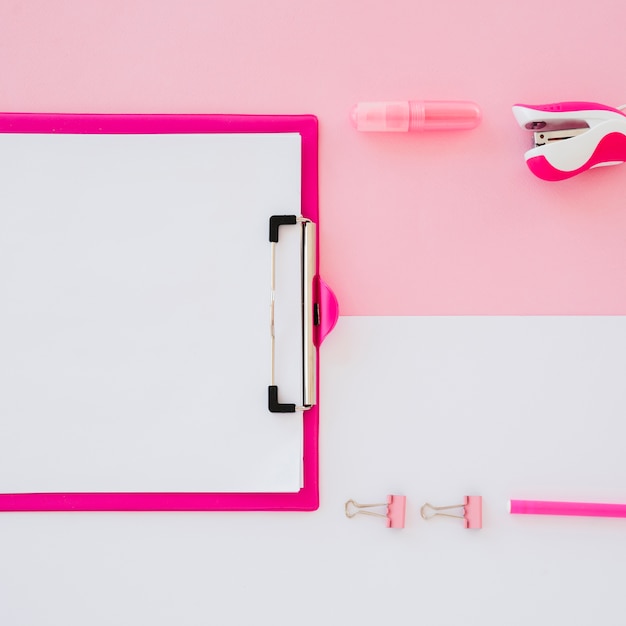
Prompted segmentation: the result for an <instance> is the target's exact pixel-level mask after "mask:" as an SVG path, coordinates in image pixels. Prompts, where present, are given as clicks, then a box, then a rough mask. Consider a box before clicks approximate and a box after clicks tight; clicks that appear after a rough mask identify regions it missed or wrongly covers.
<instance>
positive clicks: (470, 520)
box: [420, 496, 483, 529]
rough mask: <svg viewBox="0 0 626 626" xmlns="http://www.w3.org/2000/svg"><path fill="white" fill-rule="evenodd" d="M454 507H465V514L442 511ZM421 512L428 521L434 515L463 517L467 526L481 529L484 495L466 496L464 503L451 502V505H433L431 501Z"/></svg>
mask: <svg viewBox="0 0 626 626" xmlns="http://www.w3.org/2000/svg"><path fill="white" fill-rule="evenodd" d="M452 509H463V515H454V514H452V513H441V511H449V510H452ZM420 514H421V516H422V518H423V519H425V520H426V521H428V520H431V519H432V518H433V517H437V516H440V517H454V518H457V519H462V520H463V523H464V526H465V528H476V529H480V528H482V527H483V498H482V496H465V498H464V501H463V503H462V504H451V505H449V506H433V505H432V504H430V503H429V502H427V503H426V504H424V506H422V508H421V509H420Z"/></svg>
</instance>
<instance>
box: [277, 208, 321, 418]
mask: <svg viewBox="0 0 626 626" xmlns="http://www.w3.org/2000/svg"><path fill="white" fill-rule="evenodd" d="M281 226H296V227H299V228H300V323H301V332H302V341H301V351H302V360H301V372H302V385H301V387H302V397H301V398H300V399H299V402H293V403H284V402H281V401H280V400H279V394H278V385H277V384H276V372H275V370H276V337H275V325H274V322H275V319H274V312H275V307H274V303H275V293H276V246H277V244H278V240H279V238H278V233H279V229H280V227H281ZM269 240H270V247H271V287H270V288H271V299H270V335H271V356H270V361H271V367H270V369H271V374H270V385H269V387H268V409H269V411H270V412H271V413H295V412H296V411H305V410H307V409H310V408H311V407H312V406H314V405H315V403H316V401H317V399H316V389H317V349H316V346H315V342H314V327H315V326H318V325H319V323H320V312H319V304H318V303H316V302H315V298H314V280H315V274H316V267H317V258H316V243H317V235H316V225H315V223H314V222H312V221H311V220H310V219H307V218H304V217H301V216H296V215H272V216H271V217H270V220H269Z"/></svg>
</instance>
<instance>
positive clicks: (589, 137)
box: [513, 102, 626, 181]
mask: <svg viewBox="0 0 626 626" xmlns="http://www.w3.org/2000/svg"><path fill="white" fill-rule="evenodd" d="M622 108H624V107H622ZM622 108H613V107H609V106H606V105H604V104H598V103H596V102H557V103H554V104H541V105H528V104H516V105H515V106H514V107H513V115H514V116H515V119H516V120H517V123H518V124H519V125H520V127H521V128H523V129H524V130H527V131H531V132H532V133H533V140H534V142H533V147H532V148H531V149H530V150H529V151H528V152H526V154H525V155H524V157H525V159H526V163H527V165H528V167H529V169H530V171H531V172H532V173H533V174H535V176H538V177H539V178H542V179H543V180H550V181H556V180H565V179H566V178H571V177H572V176H575V175H576V174H580V173H581V172H585V171H587V170H589V169H591V168H593V167H600V166H604V165H618V164H620V163H624V162H625V161H626V113H624V111H622V110H621V109H622Z"/></svg>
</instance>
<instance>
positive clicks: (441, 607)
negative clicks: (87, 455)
mask: <svg viewBox="0 0 626 626" xmlns="http://www.w3.org/2000/svg"><path fill="white" fill-rule="evenodd" d="M518 322H519V320H516V318H498V319H485V318H473V319H472V318H469V319H468V320H465V322H463V321H461V322H460V323H459V318H457V320H456V321H455V319H454V318H447V319H446V318H440V319H439V320H437V319H434V318H423V319H422V320H421V321H420V320H419V319H417V320H416V319H415V318H413V319H411V318H386V319H385V318H341V319H340V321H339V323H338V326H337V328H336V329H335V331H334V333H333V334H332V335H330V336H329V337H328V339H327V343H326V344H325V345H324V346H323V348H322V356H323V372H324V374H323V376H322V381H321V382H322V394H321V396H322V402H323V411H322V419H321V441H320V443H321V446H320V448H321V455H320V465H321V507H320V509H319V511H317V512H314V513H223V512H208V513H192V514H188V513H155V514H150V513H148V514H146V513H125V514H118V513H42V514H7V515H0V554H1V555H2V563H3V565H2V567H1V568H0V594H1V597H2V603H0V623H2V624H10V625H11V626H22V625H26V624H29V625H30V624H54V625H56V624H59V625H66V624H83V623H89V624H92V625H100V624H102V625H104V624H107V625H108V624H140V623H146V624H147V623H149V624H173V623H176V624H212V623H219V624H251V623H259V624H264V623H272V624H276V625H281V626H282V625H287V624H294V623H297V624H303V625H314V624H322V623H324V624H341V623H362V624H378V623H389V622H394V621H397V622H399V623H415V624H420V623H428V624H436V625H442V626H443V625H447V624H455V623H459V624H460V623H464V624H476V625H479V624H507V626H515V625H518V624H519V625H520V626H521V625H522V624H527V623H529V622H531V623H539V624H563V623H567V624H570V625H575V626H578V625H580V626H583V625H588V624H590V623H596V622H601V621H605V622H606V623H614V622H612V621H611V616H612V615H615V614H616V613H617V612H618V611H619V610H620V607H621V602H622V593H623V584H622V582H623V577H622V574H621V564H622V563H623V562H624V558H626V543H625V542H624V541H623V536H624V532H625V529H624V520H615V519H613V520H611V519H609V520H601V519H579V518H549V517H543V518H529V517H521V516H520V517H513V516H509V515H508V513H507V512H506V500H507V499H508V498H510V497H529V498H533V497H535V498H541V497H543V498H545V499H548V498H549V497H550V496H552V498H553V499H557V497H558V496H562V497H563V499H567V498H571V499H575V498H578V499H581V498H583V497H587V498H588V499H596V500H600V501H601V500H603V499H605V500H607V501H620V499H621V500H622V501H623V500H626V497H625V496H626V494H624V493H623V490H621V491H620V484H621V483H622V482H623V481H622V477H623V475H624V469H625V465H626V463H625V462H624V460H623V454H622V451H623V441H624V435H625V434H626V422H624V421H623V420H620V419H619V414H620V412H622V413H623V411H622V409H623V407H624V406H625V405H626V399H625V394H624V391H623V385H622V384H621V381H622V380H623V377H624V375H625V374H626V359H623V358H621V355H624V354H626V320H624V319H622V318H604V319H594V318H586V319H582V320H581V319H580V318H569V319H565V320H563V319H561V320H559V319H557V318H542V319H537V320H535V321H534V324H535V325H534V326H532V324H531V328H534V329H535V330H536V331H537V332H535V333H534V335H533V334H532V333H531V334H529V335H528V337H529V338H530V339H528V340H527V341H526V340H523V339H520V337H519V336H518V337H517V338H516V333H515V332H514V331H515V329H516V328H518V329H519V328H521V327H520V326H519V325H518V326H516V323H518ZM485 324H486V325H487V326H485ZM472 328H473V329H474V330H475V331H476V332H474V333H469V332H467V331H468V329H472ZM485 329H492V330H493V333H491V336H492V339H493V342H492V344H491V347H489V349H488V350H483V351H481V350H480V341H481V337H484V336H485V332H486V330H485ZM489 332H491V331H489ZM444 334H445V335H447V336H448V339H449V341H448V343H447V344H446V345H445V346H442V349H441V350H437V345H436V344H437V342H438V341H439V340H440V338H441V337H442V336H443V335H444ZM518 335H519V333H518ZM365 336H369V337H370V341H369V342H368V343H367V344H366V343H365V342H364V341H363V338H364V337H365ZM403 337H404V338H405V342H404V343H401V342H400V339H401V338H403ZM407 337H408V340H407V339H406V338H407ZM542 338H543V339H542ZM551 338H552V339H551ZM577 338H578V339H577ZM544 339H548V340H549V341H548V343H545V342H544V341H543V340H544ZM417 345H419V348H420V352H421V354H422V355H423V358H422V359H421V360H420V359H415V352H414V351H413V348H414V347H415V346H417ZM455 345H457V346H458V347H459V353H460V354H462V355H463V358H462V359H461V360H456V365H452V366H451V365H450V364H451V363H453V362H454V360H451V355H452V354H453V352H454V351H455V348H454V346H455ZM556 349H558V352H555V350H556ZM510 350H515V351H516V354H517V355H518V356H520V355H521V356H525V359H526V360H525V363H524V364H521V362H520V363H518V364H516V363H515V362H509V363H502V364H498V363H495V364H494V363H493V362H492V361H491V363H490V359H493V357H497V355H498V354H500V355H503V354H506V353H507V352H508V351H510ZM537 350H539V352H541V354H542V355H543V357H545V358H543V359H542V360H541V361H538V362H537V368H536V371H535V372H534V373H533V371H532V369H533V368H529V367H528V365H529V363H530V364H531V365H532V355H533V352H536V351H537ZM477 352H478V354H477ZM374 354H376V355H378V357H379V358H378V360H372V355H374ZM437 354H439V357H437ZM468 355H476V358H475V359H473V357H472V359H468V358H467V357H468ZM520 358H521V357H520ZM424 359H427V360H428V363H427V367H426V369H425V368H424ZM392 360H395V363H394V367H390V364H391V361H392ZM364 363H369V367H364V366H363V364H364ZM603 364H604V365H605V366H606V367H603ZM500 365H501V367H500ZM444 366H445V369H442V368H444ZM555 366H558V367H559V371H555ZM429 371H430V372H431V373H432V375H431V376H429V375H428V372H429ZM485 371H489V376H484V375H483V372H485ZM594 372H595V373H596V374H597V375H594ZM446 373H447V374H449V379H448V380H446ZM420 374H421V375H422V377H421V378H420V376H419V375H420ZM522 374H524V375H525V379H523V380H522V379H520V378H519V376H518V375H522ZM453 379H454V380H456V381H457V382H456V383H455V384H456V388H455V389H454V390H453V389H447V393H446V387H447V386H448V385H449V384H450V381H451V380H453ZM438 380H439V381H440V382H437V381H438ZM548 381H552V382H551V383H549V382H548ZM544 382H545V383H546V384H545V385H544V384H543V383H544ZM374 386H377V393H375V394H370V395H369V396H368V394H367V391H368V390H371V389H372V388H373V387H374ZM489 389H491V391H492V393H490V394H485V393H484V392H485V391H487V390H489ZM564 391H568V393H564ZM520 392H521V393H520ZM464 407H465V408H464ZM477 409H480V410H477ZM501 409H502V414H500V410H501ZM540 409H542V410H540ZM544 409H545V410H548V411H551V410H554V414H552V415H549V416H547V415H546V413H545V411H544ZM426 410H429V411H432V414H431V415H424V414H422V413H423V412H424V411H426ZM616 415H617V416H618V419H615V418H616ZM387 493H403V494H405V495H407V497H408V511H407V526H406V528H405V529H404V530H398V531H396V530H389V529H386V528H385V527H384V522H383V521H382V520H378V519H375V518H367V517H360V518H355V519H351V520H348V519H346V518H345V517H344V514H343V504H344V502H345V500H347V499H348V498H355V499H357V500H361V501H364V502H368V501H371V500H374V501H379V500H380V499H381V498H382V500H384V497H385V496H386V494H387ZM466 494H479V495H483V497H484V528H483V529H482V530H480V531H470V530H465V529H463V528H462V527H461V525H460V522H458V523H457V522H456V521H455V520H433V521H431V522H429V523H426V522H424V521H423V520H421V518H420V517H419V507H420V506H421V505H422V504H423V503H424V502H425V501H427V500H428V501H430V502H431V503H433V504H448V503H451V504H453V503H455V502H457V501H460V499H461V498H462V496H463V495H466Z"/></svg>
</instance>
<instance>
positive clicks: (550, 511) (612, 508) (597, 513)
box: [509, 500, 626, 517]
mask: <svg viewBox="0 0 626 626" xmlns="http://www.w3.org/2000/svg"><path fill="white" fill-rule="evenodd" d="M509 513H516V514H521V515H576V516H581V517H626V504H601V503H599V502H550V501H542V500H510V501H509Z"/></svg>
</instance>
